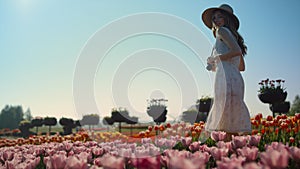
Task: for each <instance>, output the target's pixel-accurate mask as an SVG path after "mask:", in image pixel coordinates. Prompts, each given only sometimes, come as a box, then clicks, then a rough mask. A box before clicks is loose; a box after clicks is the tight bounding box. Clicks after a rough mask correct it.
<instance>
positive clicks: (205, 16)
mask: <svg viewBox="0 0 300 169" xmlns="http://www.w3.org/2000/svg"><path fill="white" fill-rule="evenodd" d="M215 10H221V11H224V12H226V13H227V14H228V16H231V18H232V21H233V22H234V24H235V27H236V29H237V30H238V29H239V26H240V22H239V19H238V18H237V17H236V16H235V15H234V14H233V9H232V8H231V6H229V5H227V4H222V5H220V6H219V7H214V8H208V9H206V10H205V11H204V12H203V13H202V20H203V22H204V24H205V25H206V26H207V27H208V28H209V29H211V28H212V15H213V13H214V11H215Z"/></svg>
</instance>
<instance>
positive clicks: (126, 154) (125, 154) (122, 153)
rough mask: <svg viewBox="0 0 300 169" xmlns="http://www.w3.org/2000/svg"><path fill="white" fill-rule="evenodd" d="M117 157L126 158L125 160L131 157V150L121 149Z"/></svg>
mask: <svg viewBox="0 0 300 169" xmlns="http://www.w3.org/2000/svg"><path fill="white" fill-rule="evenodd" d="M118 153H119V156H121V157H126V158H130V157H131V156H132V151H131V149H127V148H121V149H120V150H119V151H118Z"/></svg>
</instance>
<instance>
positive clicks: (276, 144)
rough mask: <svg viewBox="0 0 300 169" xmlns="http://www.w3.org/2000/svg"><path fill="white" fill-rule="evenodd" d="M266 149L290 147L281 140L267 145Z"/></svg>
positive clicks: (280, 149)
mask: <svg viewBox="0 0 300 169" xmlns="http://www.w3.org/2000/svg"><path fill="white" fill-rule="evenodd" d="M266 149H274V150H277V151H282V150H288V147H287V146H286V145H284V144H283V143H281V142H272V143H271V144H270V145H267V146H266Z"/></svg>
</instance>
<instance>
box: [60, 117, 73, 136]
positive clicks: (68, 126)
mask: <svg viewBox="0 0 300 169" xmlns="http://www.w3.org/2000/svg"><path fill="white" fill-rule="evenodd" d="M59 124H60V125H62V126H63V130H64V135H68V134H72V129H73V128H75V127H76V126H77V125H76V123H74V120H73V119H69V118H65V117H62V118H61V119H60V120H59Z"/></svg>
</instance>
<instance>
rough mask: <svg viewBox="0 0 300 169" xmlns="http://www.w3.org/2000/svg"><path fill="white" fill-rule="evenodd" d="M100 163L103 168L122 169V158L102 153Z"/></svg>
mask: <svg viewBox="0 0 300 169" xmlns="http://www.w3.org/2000/svg"><path fill="white" fill-rule="evenodd" d="M101 164H102V166H103V168H109V169H123V168H124V159H123V158H119V157H114V156H111V155H104V156H103V157H101Z"/></svg>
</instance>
